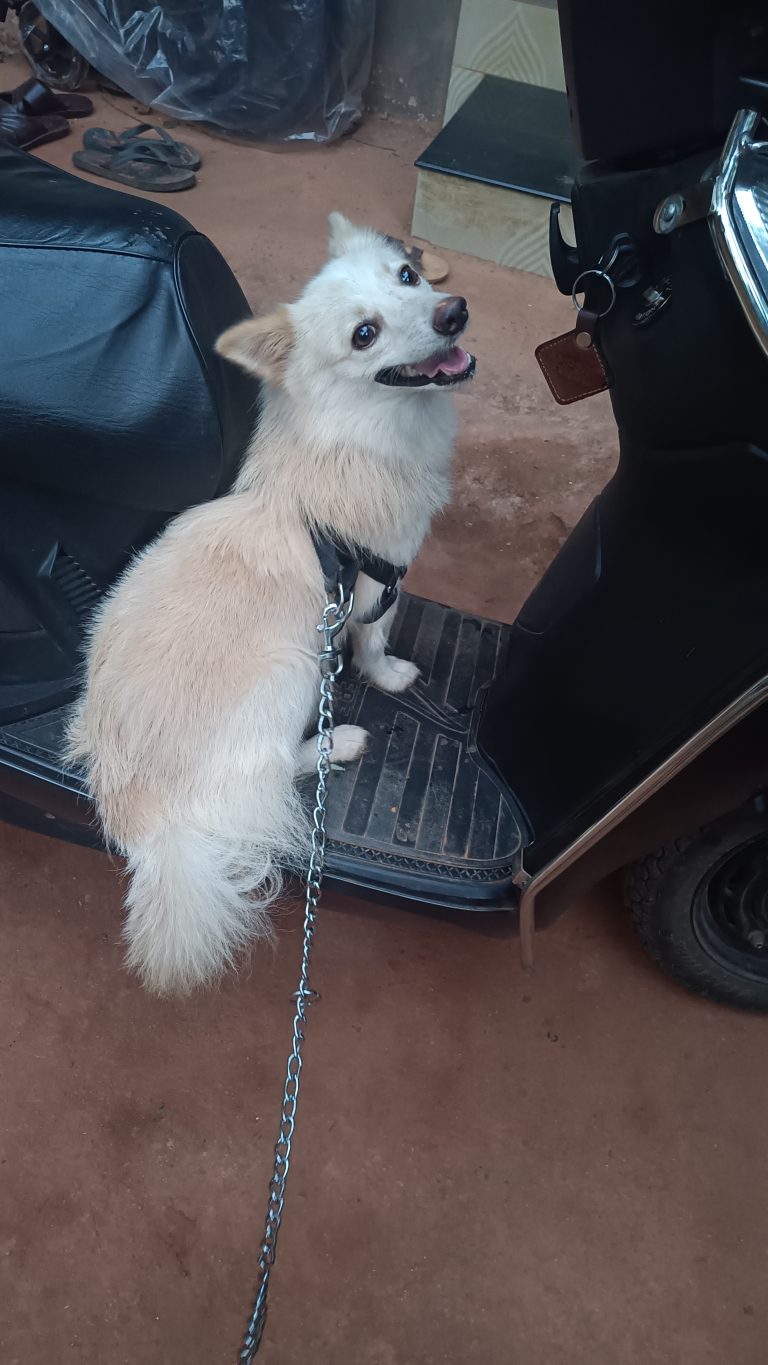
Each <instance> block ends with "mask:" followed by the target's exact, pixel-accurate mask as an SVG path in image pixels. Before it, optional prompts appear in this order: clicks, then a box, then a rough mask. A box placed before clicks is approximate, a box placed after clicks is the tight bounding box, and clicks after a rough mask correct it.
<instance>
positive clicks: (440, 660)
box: [0, 593, 521, 909]
mask: <svg viewBox="0 0 768 1365" xmlns="http://www.w3.org/2000/svg"><path fill="white" fill-rule="evenodd" d="M508 639H509V627H508V626H504V625H501V624H499V623H498V622H495V621H486V620H482V619H481V618H480V617H476V616H470V615H467V614H465V613H462V612H460V611H456V610H454V609H452V608H450V607H442V606H439V605H438V604H437V603H435V602H430V601H426V600H424V599H422V598H419V597H412V596H410V595H409V594H407V593H403V594H402V595H401V599H400V603H399V605H398V611H397V616H396V619H395V622H394V626H393V629H392V632H391V639H390V644H391V650H392V653H394V654H396V655H397V656H398V657H400V658H403V659H409V660H412V661H413V662H414V663H416V664H417V665H418V667H419V669H420V671H421V676H420V678H419V679H418V681H417V682H416V683H415V684H414V686H413V687H411V688H409V689H408V691H407V692H403V693H400V694H397V695H392V694H390V693H384V692H380V691H378V690H377V689H376V688H374V687H370V686H368V685H367V684H366V683H365V682H364V681H363V679H362V678H360V677H359V676H358V675H357V674H356V673H355V671H354V669H353V668H352V667H351V665H350V664H349V663H347V665H346V667H345V669H344V672H343V674H342V676H341V678H340V680H339V682H338V684H337V688H336V722H337V724H354V725H361V726H363V727H364V728H365V729H366V730H367V731H368V732H369V736H370V738H369V743H368V748H367V751H366V753H365V754H364V755H363V757H362V759H360V760H359V761H358V762H356V763H353V764H350V765H349V766H347V767H345V768H344V769H340V770H334V772H333V774H332V777H331V780H330V782H329V788H328V790H329V795H328V814H327V856H326V871H327V875H328V876H329V878H331V879H333V880H337V881H339V882H349V883H353V884H355V885H357V886H363V887H366V888H368V889H370V890H380V891H381V892H382V893H386V894H389V895H392V894H394V895H397V896H401V897H403V896H404V897H407V898H408V897H410V898H413V899H416V900H420V901H426V902H429V903H432V904H436V905H445V906H455V907H457V908H465V909H495V908H498V907H499V906H502V905H506V904H510V903H511V901H512V900H513V894H512V881H513V878H514V876H515V874H516V873H517V872H518V871H519V868H520V849H521V830H520V825H519V822H518V819H517V817H516V815H515V811H514V808H513V806H512V804H511V803H510V800H509V796H508V794H507V793H506V792H505V791H503V790H502V787H501V785H500V783H498V782H497V781H496V779H495V778H494V777H493V775H492V773H491V772H490V770H488V769H487V768H486V767H484V765H483V763H482V760H481V758H480V756H479V754H478V752H477V749H476V747H475V742H474V731H475V728H476V724H477V719H478V713H479V706H478V700H479V698H480V695H481V693H482V691H483V689H484V688H486V687H487V686H488V685H489V684H490V683H491V682H492V681H493V678H494V677H495V675H496V674H497V673H498V672H499V670H500V669H502V668H503V667H504V662H505V657H506V651H507V644H508ZM67 714H68V707H58V708H57V709H56V710H52V711H48V712H45V713H43V714H41V715H36V716H30V717H28V718H26V719H24V720H19V721H15V722H12V723H10V724H8V725H5V726H2V727H0V765H1V766H3V767H4V768H6V769H8V768H9V767H10V768H13V769H14V770H15V773H16V775H17V777H18V779H19V784H20V785H19V796H20V798H21V799H22V800H23V799H24V789H25V788H28V789H29V790H30V791H32V790H35V800H36V801H39V781H40V779H42V781H43V782H44V783H45V784H46V787H47V789H48V792H49V794H50V813H48V814H47V816H46V815H45V814H44V815H43V822H42V823H40V824H38V825H37V826H36V827H38V828H43V829H48V830H49V832H50V833H51V834H56V833H57V832H60V833H61V834H62V836H63V837H72V834H71V823H72V822H71V819H70V818H68V816H67V813H66V812H67V809H68V806H70V805H71V804H72V796H73V794H78V793H82V787H81V785H80V782H79V780H78V778H77V775H76V774H74V773H72V772H68V771H67V770H66V769H65V768H64V767H63V765H62V762H61V758H60V754H61V750H62V746H63V735H64V727H65V724H66V719H67ZM36 779H37V781H36ZM6 789H7V788H6ZM302 790H303V792H304V793H305V796H306V801H307V804H308V806H309V807H311V806H312V804H313V799H314V787H313V782H312V778H311V777H308V778H305V779H303V781H302ZM79 804H80V805H81V812H82V805H83V804H84V803H79ZM11 818H12V817H11ZM81 818H82V815H81ZM46 819H47V821H48V823H47V824H46V823H45V820H46ZM59 825H60V829H57V826H59ZM94 836H95V830H94V829H93V827H92V826H91V827H90V837H88V838H87V839H84V841H86V842H93V838H94Z"/></svg>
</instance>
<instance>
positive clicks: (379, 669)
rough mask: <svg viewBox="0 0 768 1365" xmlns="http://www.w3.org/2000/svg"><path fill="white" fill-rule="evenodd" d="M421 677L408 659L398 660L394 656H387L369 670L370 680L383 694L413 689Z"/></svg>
mask: <svg viewBox="0 0 768 1365" xmlns="http://www.w3.org/2000/svg"><path fill="white" fill-rule="evenodd" d="M418 676H419V670H418V668H417V667H416V665H415V664H412V663H409V662H408V660H407V659H396V658H395V656H394V654H385V655H384V657H383V658H382V659H381V660H380V661H379V662H378V663H377V664H376V665H375V667H373V668H369V669H368V679H369V681H370V682H372V683H373V685H374V687H380V688H381V690H382V692H404V691H405V689H406V688H407V687H412V686H413V684H414V683H415V681H416V679H417V678H418Z"/></svg>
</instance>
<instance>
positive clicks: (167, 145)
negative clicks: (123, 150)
mask: <svg viewBox="0 0 768 1365" xmlns="http://www.w3.org/2000/svg"><path fill="white" fill-rule="evenodd" d="M142 133H157V138H154V137H142ZM131 142H134V143H135V142H138V143H141V144H142V145H145V146H147V147H156V148H157V151H158V152H159V153H161V154H162V155H163V157H164V158H165V160H166V162H167V163H168V165H169V166H183V167H184V168H185V169H186V170H188V171H197V170H199V169H200V167H201V166H202V164H203V158H202V157H201V156H200V154H199V152H196V151H195V149H194V147H190V146H189V145H188V144H187V143H186V142H177V141H176V139H175V138H173V137H171V135H170V133H167V132H166V131H165V129H164V128H158V127H157V125H156V124H154V123H137V124H136V127H135V128H126V129H125V131H124V132H122V133H113V132H111V130H110V129H109V128H89V129H88V130H87V132H85V133H84V134H83V146H84V147H85V148H86V149H87V150H88V151H94V152H108V151H116V150H117V149H118V148H120V147H126V146H128V144H129V143H131Z"/></svg>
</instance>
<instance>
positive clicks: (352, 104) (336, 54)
mask: <svg viewBox="0 0 768 1365" xmlns="http://www.w3.org/2000/svg"><path fill="white" fill-rule="evenodd" d="M38 5H39V8H40V10H41V12H42V13H43V15H44V16H45V18H46V19H48V20H49V21H50V22H51V24H53V25H54V26H55V28H57V29H58V30H59V32H60V33H61V34H62V35H63V37H64V38H66V40H67V41H68V42H69V43H71V44H72V46H73V47H74V48H76V49H77V51H78V52H80V53H82V55H83V56H84V57H86V58H87V59H88V61H89V62H90V63H91V65H92V66H93V67H95V69H96V70H97V71H99V72H100V73H101V74H102V75H103V76H107V77H109V79H110V80H112V81H114V82H115V84H116V85H119V86H120V87H121V88H122V89H123V90H126V91H127V92H128V94H130V95H133V96H134V98H135V99H137V100H140V101H141V103H143V104H147V105H152V106H153V108H155V109H157V110H159V111H161V112H162V113H164V114H169V115H172V116H173V117H175V118H179V119H187V120H196V121H198V122H202V123H207V124H210V125H212V126H213V127H214V128H216V129H218V130H219V131H220V132H222V133H226V134H229V135H230V136H232V137H242V138H250V139H254V140H259V139H273V140H281V141H297V140H303V141H312V142H327V141H330V140H331V139H332V138H336V137H339V136H341V134H342V133H345V132H347V131H349V129H350V128H351V127H353V126H354V124H355V123H356V122H357V120H358V118H359V116H360V110H361V105H362V93H363V89H364V87H365V85H366V83H367V80H368V75H369V71H370V64H371V46H372V41H373V25H374V16H375V0H163V3H160V4H157V3H152V0H144V2H143V3H142V0H38Z"/></svg>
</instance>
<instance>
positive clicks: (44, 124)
mask: <svg viewBox="0 0 768 1365" xmlns="http://www.w3.org/2000/svg"><path fill="white" fill-rule="evenodd" d="M68 132H69V124H68V123H67V120H66V119H65V118H58V117H57V116H56V115H51V117H50V118H31V117H30V116H29V114H24V113H22V111H21V109H19V108H18V107H17V106H16V105H13V104H7V105H6V104H0V142H10V144H11V146H12V147H21V148H24V149H25V150H26V151H29V150H31V148H32V147H42V145H43V143H44V142H55V141H56V139H57V138H60V137H66V136H67V133H68Z"/></svg>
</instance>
